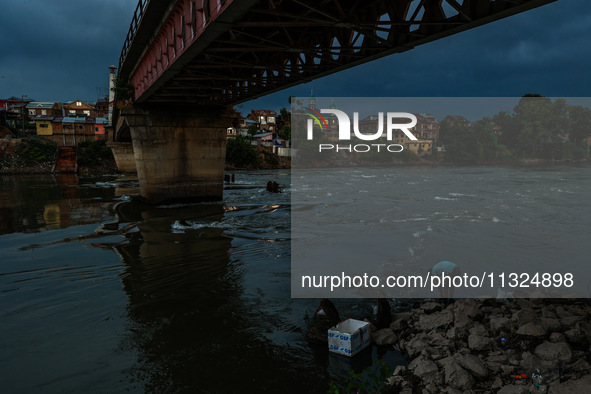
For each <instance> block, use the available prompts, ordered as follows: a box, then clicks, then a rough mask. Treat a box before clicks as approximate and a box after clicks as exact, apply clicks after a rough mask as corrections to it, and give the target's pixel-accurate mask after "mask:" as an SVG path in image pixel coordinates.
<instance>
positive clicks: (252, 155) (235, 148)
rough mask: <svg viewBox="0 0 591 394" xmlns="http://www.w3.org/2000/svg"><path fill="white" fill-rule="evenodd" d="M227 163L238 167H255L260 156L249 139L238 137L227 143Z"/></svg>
mask: <svg viewBox="0 0 591 394" xmlns="http://www.w3.org/2000/svg"><path fill="white" fill-rule="evenodd" d="M226 161H227V162H228V163H230V164H233V165H236V166H248V165H252V166H255V165H257V164H258V155H257V153H256V151H255V149H254V148H253V147H252V145H251V144H250V141H249V140H248V139H246V138H244V137H242V136H238V137H236V138H230V139H228V142H227V143H226Z"/></svg>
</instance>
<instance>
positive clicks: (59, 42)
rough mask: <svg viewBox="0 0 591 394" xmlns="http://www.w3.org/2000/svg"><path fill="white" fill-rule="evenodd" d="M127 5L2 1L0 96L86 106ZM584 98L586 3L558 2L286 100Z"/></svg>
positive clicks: (102, 81) (589, 21) (590, 78)
mask: <svg viewBox="0 0 591 394" xmlns="http://www.w3.org/2000/svg"><path fill="white" fill-rule="evenodd" d="M136 4H137V1H136V0H82V1H73V0H68V1H66V0H27V1H22V0H2V7H1V8H0V9H1V11H0V98H7V97H9V96H18V97H20V96H21V95H23V94H27V95H28V96H29V97H31V98H34V99H36V100H39V101H41V100H44V101H66V100H75V99H82V100H87V101H95V100H96V98H97V92H96V88H97V87H106V86H107V83H108V67H109V66H110V65H111V64H115V65H116V64H117V62H118V58H119V53H120V51H121V46H122V44H123V39H124V37H125V34H126V33H127V29H128V26H129V21H130V19H131V17H132V14H133V10H134V9H135V6H136ZM311 88H313V89H314V93H315V94H316V96H326V97H339V96H348V97H351V96H374V97H375V96H398V97H400V96H412V97H421V96H437V97H441V96H497V97H498V96H521V95H523V94H524V93H528V92H535V93H540V94H543V95H547V96H555V97H556V96H562V97H572V96H591V1H590V0H558V1H557V2H555V3H552V4H549V5H546V6H543V7H541V8H538V9H535V10H533V11H529V12H526V13H523V14H520V15H516V16H513V17H510V18H507V19H504V20H501V21H498V22H495V23H492V24H489V25H485V26H482V27H480V28H477V29H473V30H470V31H468V32H465V33H461V34H458V35H454V36H451V37H448V38H445V39H443V40H439V41H436V42H433V43H430V44H426V45H423V46H420V47H417V48H416V49H414V50H411V51H409V52H406V53H404V54H399V55H393V56H390V57H387V58H383V59H380V60H377V61H374V62H372V63H368V64H366V65H362V66H359V67H356V68H354V69H350V70H347V71H344V72H341V73H338V74H334V75H332V76H329V77H325V78H323V79H319V80H316V81H314V82H312V83H309V84H306V85H300V86H298V87H295V88H292V89H289V90H286V91H283V92H279V93H275V94H273V95H269V96H267V97H264V98H261V99H259V100H257V101H255V102H250V103H245V104H243V108H242V111H243V112H245V111H247V110H248V109H250V108H251V107H260V108H272V109H278V108H280V107H283V106H287V103H288V96H290V95H294V96H307V95H309V92H310V89H311Z"/></svg>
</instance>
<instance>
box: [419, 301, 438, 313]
mask: <svg viewBox="0 0 591 394" xmlns="http://www.w3.org/2000/svg"><path fill="white" fill-rule="evenodd" d="M421 309H422V310H424V311H425V313H426V314H431V313H433V312H439V311H440V310H441V309H442V306H441V304H440V303H439V302H435V301H427V302H425V303H424V304H422V305H421Z"/></svg>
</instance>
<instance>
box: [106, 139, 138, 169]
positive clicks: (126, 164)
mask: <svg viewBox="0 0 591 394" xmlns="http://www.w3.org/2000/svg"><path fill="white" fill-rule="evenodd" d="M107 147H109V148H111V151H112V152H113V157H114V158H115V163H116V164H117V169H118V170H119V172H123V173H125V174H135V173H136V172H137V167H136V165H135V155H134V154H133V144H132V143H131V142H117V141H115V142H113V141H109V142H108V143H107Z"/></svg>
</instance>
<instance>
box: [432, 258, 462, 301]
mask: <svg viewBox="0 0 591 394" xmlns="http://www.w3.org/2000/svg"><path fill="white" fill-rule="evenodd" d="M431 275H433V276H437V277H439V278H442V277H443V276H445V277H448V278H449V279H446V280H443V278H442V283H441V284H440V286H439V295H440V296H441V298H453V297H454V286H453V284H452V283H451V282H452V281H453V278H455V277H456V276H461V275H462V270H460V267H458V266H457V265H456V264H454V263H452V262H451V261H440V262H439V263H437V264H435V266H434V267H433V269H431Z"/></svg>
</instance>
